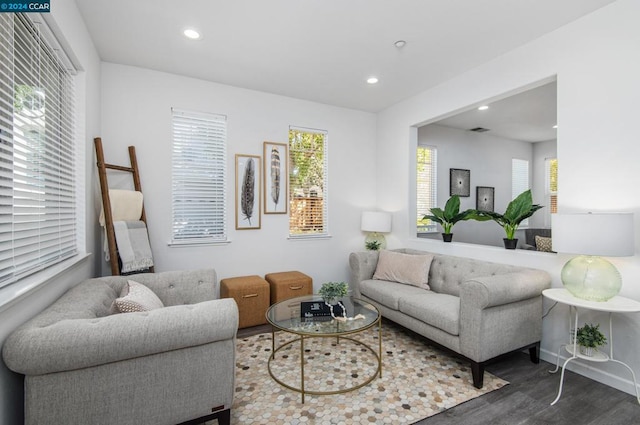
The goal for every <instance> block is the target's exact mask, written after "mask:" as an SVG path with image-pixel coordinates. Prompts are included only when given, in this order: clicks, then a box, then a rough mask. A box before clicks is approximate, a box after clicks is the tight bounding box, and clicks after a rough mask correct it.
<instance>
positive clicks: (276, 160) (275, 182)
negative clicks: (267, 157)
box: [271, 148, 280, 207]
mask: <svg viewBox="0 0 640 425" xmlns="http://www.w3.org/2000/svg"><path fill="white" fill-rule="evenodd" d="M271 199H272V200H273V203H274V204H275V205H276V207H277V206H278V201H279V200H280V152H278V149H277V148H271Z"/></svg>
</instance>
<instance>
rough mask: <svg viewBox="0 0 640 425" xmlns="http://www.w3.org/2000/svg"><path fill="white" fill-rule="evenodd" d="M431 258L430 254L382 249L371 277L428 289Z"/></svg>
mask: <svg viewBox="0 0 640 425" xmlns="http://www.w3.org/2000/svg"><path fill="white" fill-rule="evenodd" d="M432 260H433V255H432V254H404V253H401V252H393V251H386V250H382V251H380V254H379V257H378V265H377V267H376V271H375V273H374V274H373V278H374V279H376V280H390V281H392V282H399V283H405V284H408V285H413V286H418V287H420V288H424V289H430V288H429V269H430V268H431V261H432Z"/></svg>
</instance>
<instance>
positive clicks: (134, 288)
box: [115, 280, 164, 313]
mask: <svg viewBox="0 0 640 425" xmlns="http://www.w3.org/2000/svg"><path fill="white" fill-rule="evenodd" d="M115 302H116V306H117V307H118V310H120V312H121V313H132V312H134V311H149V310H155V309H157V308H162V307H164V304H162V301H160V298H158V296H157V295H156V294H154V293H153V291H152V290H151V289H149V288H147V287H146V286H144V285H143V284H141V283H138V282H134V281H133V280H130V281H128V282H127V284H126V285H125V286H124V288H122V292H121V293H120V298H117V299H116V301H115Z"/></svg>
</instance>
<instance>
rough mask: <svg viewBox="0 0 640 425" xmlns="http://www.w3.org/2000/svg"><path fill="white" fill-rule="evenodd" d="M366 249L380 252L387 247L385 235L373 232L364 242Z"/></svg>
mask: <svg viewBox="0 0 640 425" xmlns="http://www.w3.org/2000/svg"><path fill="white" fill-rule="evenodd" d="M364 247H365V248H366V249H368V250H369V251H378V250H381V249H385V248H386V247H387V240H386V239H385V238H384V235H383V234H381V233H377V232H371V233H369V234H368V235H367V237H366V238H365V240H364Z"/></svg>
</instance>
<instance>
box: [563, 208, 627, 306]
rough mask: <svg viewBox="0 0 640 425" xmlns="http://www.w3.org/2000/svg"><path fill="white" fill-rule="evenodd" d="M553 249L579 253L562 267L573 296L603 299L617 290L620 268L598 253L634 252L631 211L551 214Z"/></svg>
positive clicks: (614, 254) (618, 289)
mask: <svg viewBox="0 0 640 425" xmlns="http://www.w3.org/2000/svg"><path fill="white" fill-rule="evenodd" d="M551 223H552V225H551V228H552V229H553V242H552V243H553V250H554V251H556V252H563V253H572V254H581V255H579V256H577V257H575V258H572V259H571V260H569V261H568V262H567V263H566V264H565V265H564V267H563V268H562V272H561V278H562V283H563V285H564V287H565V288H566V289H567V290H568V291H569V292H570V293H571V294H572V295H573V296H575V297H576V298H581V299H584V300H589V301H607V300H608V299H610V298H613V297H614V296H616V295H617V294H618V293H619V292H620V288H621V287H622V278H621V276H620V272H619V271H618V269H616V267H615V266H614V265H613V264H611V263H610V262H609V261H607V260H605V259H604V258H601V257H599V256H601V255H602V256H607V257H625V256H631V255H634V254H635V248H634V236H635V235H634V231H633V213H574V214H552V215H551Z"/></svg>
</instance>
